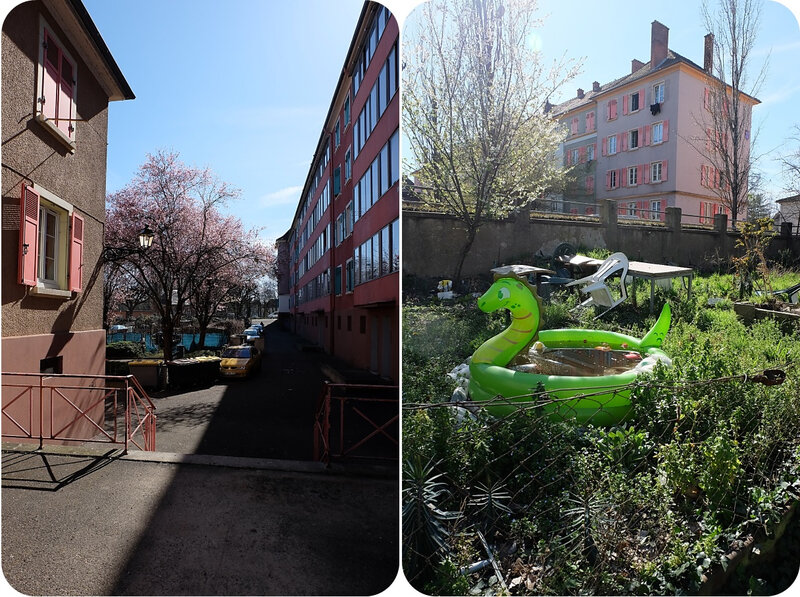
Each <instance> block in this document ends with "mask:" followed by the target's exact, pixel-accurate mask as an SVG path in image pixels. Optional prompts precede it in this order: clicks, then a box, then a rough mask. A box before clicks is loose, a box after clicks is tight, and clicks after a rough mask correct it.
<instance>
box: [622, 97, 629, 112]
mask: <svg viewBox="0 0 800 597" xmlns="http://www.w3.org/2000/svg"><path fill="white" fill-rule="evenodd" d="M622 113H623V114H627V113H628V94H627V93H626V94H625V95H623V96H622Z"/></svg>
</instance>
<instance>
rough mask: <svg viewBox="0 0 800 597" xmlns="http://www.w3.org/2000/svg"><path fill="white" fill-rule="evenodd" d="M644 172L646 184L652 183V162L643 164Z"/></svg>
mask: <svg viewBox="0 0 800 597" xmlns="http://www.w3.org/2000/svg"><path fill="white" fill-rule="evenodd" d="M642 174H643V175H644V178H643V179H642V180H643V181H644V184H650V164H642Z"/></svg>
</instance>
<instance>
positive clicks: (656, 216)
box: [650, 200, 661, 220]
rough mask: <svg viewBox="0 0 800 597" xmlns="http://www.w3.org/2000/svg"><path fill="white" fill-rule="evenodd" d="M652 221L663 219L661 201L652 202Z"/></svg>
mask: <svg viewBox="0 0 800 597" xmlns="http://www.w3.org/2000/svg"><path fill="white" fill-rule="evenodd" d="M650 219H651V220H660V219H661V201H660V200H656V201H651V202H650Z"/></svg>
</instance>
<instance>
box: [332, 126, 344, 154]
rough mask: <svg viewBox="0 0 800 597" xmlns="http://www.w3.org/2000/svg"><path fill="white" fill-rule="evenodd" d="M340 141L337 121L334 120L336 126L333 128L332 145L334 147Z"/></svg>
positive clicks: (340, 136)
mask: <svg viewBox="0 0 800 597" xmlns="http://www.w3.org/2000/svg"><path fill="white" fill-rule="evenodd" d="M341 142H342V135H341V131H340V130H339V121H338V120H337V121H336V127H335V128H334V129H333V147H334V149H335V148H337V147H339V144H340V143H341Z"/></svg>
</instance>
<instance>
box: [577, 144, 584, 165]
mask: <svg viewBox="0 0 800 597" xmlns="http://www.w3.org/2000/svg"><path fill="white" fill-rule="evenodd" d="M578 155H579V156H580V162H581V163H583V162H585V161H586V147H581V148H580V149H579V150H578Z"/></svg>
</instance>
